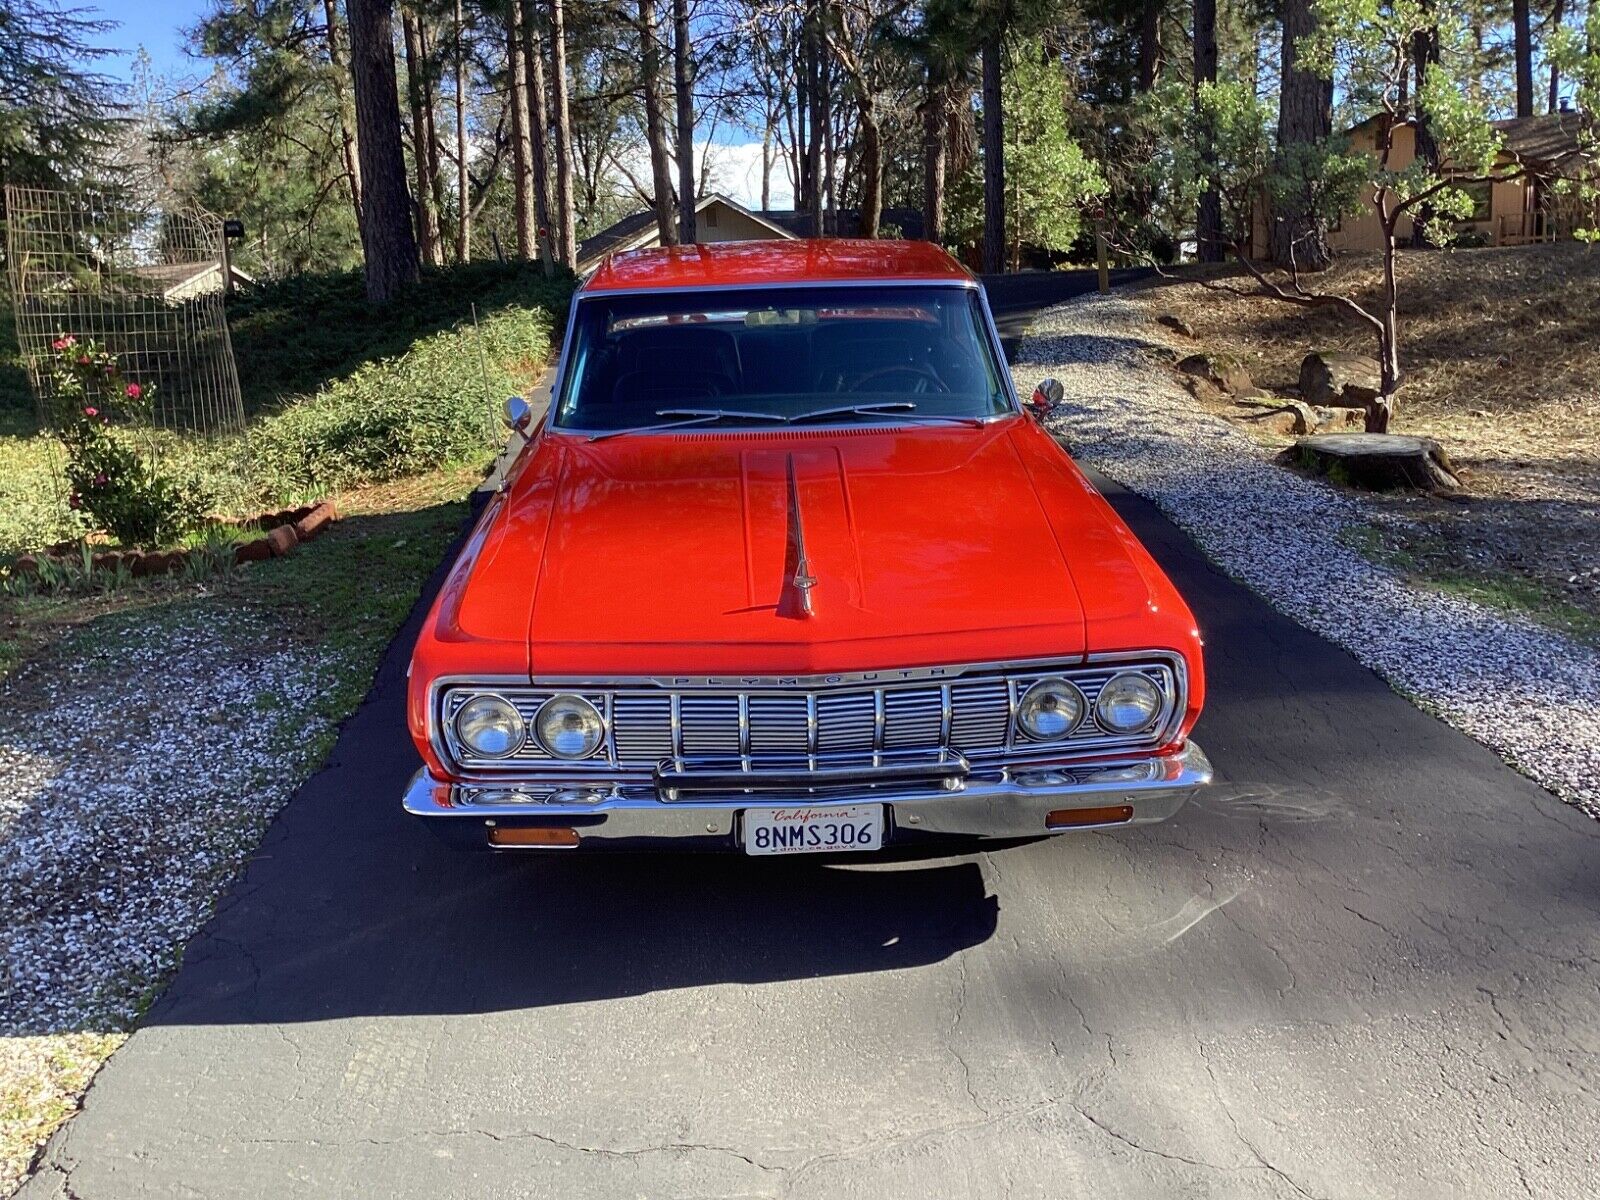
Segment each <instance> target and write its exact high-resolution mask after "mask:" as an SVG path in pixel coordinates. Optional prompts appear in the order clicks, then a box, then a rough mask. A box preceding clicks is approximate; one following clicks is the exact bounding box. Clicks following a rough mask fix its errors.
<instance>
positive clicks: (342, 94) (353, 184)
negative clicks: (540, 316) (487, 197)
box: [322, 0, 1560, 226]
mask: <svg viewBox="0 0 1600 1200" xmlns="http://www.w3.org/2000/svg"><path fill="white" fill-rule="evenodd" d="M1557 3H1560V0H1557ZM322 11H323V16H324V18H325V20H326V22H327V28H326V34H325V36H326V38H327V41H328V62H329V63H330V64H332V66H333V99H334V103H335V104H336V105H337V106H338V109H339V154H340V157H341V158H343V159H344V170H345V174H346V175H347V176H348V177H349V180H350V203H351V205H352V206H354V208H355V214H356V224H357V226H359V225H360V223H361V158H360V151H358V150H357V149H356V113H355V105H354V104H353V103H352V102H351V100H350V95H349V92H348V90H347V89H346V87H345V81H346V80H347V79H349V77H350V61H349V57H348V56H347V55H346V54H345V50H344V41H343V39H342V38H340V36H339V5H338V2H337V0H322ZM1558 19H1559V18H1558ZM1550 86H1551V87H1552V88H1554V87H1555V84H1554V83H1553V82H1552V83H1551V85H1550Z"/></svg>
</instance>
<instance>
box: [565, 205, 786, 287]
mask: <svg viewBox="0 0 1600 1200" xmlns="http://www.w3.org/2000/svg"><path fill="white" fill-rule="evenodd" d="M694 212H695V240H696V241H697V242H758V241H772V240H778V239H783V240H789V239H792V238H794V236H795V235H794V234H792V233H790V232H789V231H788V230H787V229H785V228H784V227H783V226H782V225H779V224H777V223H776V222H774V221H771V220H768V219H767V218H766V217H764V216H762V215H761V214H760V213H755V212H751V211H750V210H749V209H748V208H745V207H744V206H743V205H740V204H735V203H734V202H733V201H732V200H730V199H728V197H726V196H724V195H722V194H721V193H720V192H712V193H711V194H710V195H708V196H704V197H702V198H701V200H700V202H699V203H698V204H696V205H695V206H694ZM660 244H661V235H660V231H659V230H658V229H657V228H656V214H655V211H654V210H653V209H648V208H647V209H645V210H643V211H642V212H636V213H634V214H632V215H631V216H627V217H623V218H622V220H620V221H618V222H617V223H616V224H614V225H610V226H608V227H606V228H605V229H602V230H601V231H600V232H599V233H597V234H595V235H593V236H592V237H587V238H584V239H583V242H582V243H581V244H580V245H579V246H578V274H579V275H587V274H589V272H591V271H593V270H594V269H595V268H596V267H597V266H599V265H600V260H601V259H602V258H604V257H605V256H606V255H607V254H610V253H611V252H612V251H614V250H642V249H644V248H645V247H647V246H659V245H660Z"/></svg>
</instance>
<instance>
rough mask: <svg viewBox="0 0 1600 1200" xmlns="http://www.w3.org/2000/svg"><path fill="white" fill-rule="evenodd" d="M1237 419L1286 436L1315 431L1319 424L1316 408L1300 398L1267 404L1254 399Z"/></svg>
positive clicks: (1259, 428) (1253, 426)
mask: <svg viewBox="0 0 1600 1200" xmlns="http://www.w3.org/2000/svg"><path fill="white" fill-rule="evenodd" d="M1235 403H1238V402H1237V401H1235ZM1236 419H1237V420H1239V421H1240V422H1242V423H1243V424H1244V425H1247V426H1248V427H1250V428H1252V429H1256V430H1263V431H1266V432H1270V433H1276V434H1279V435H1281V436H1284V437H1287V436H1289V435H1291V434H1306V433H1315V432H1316V431H1317V427H1318V424H1319V422H1318V418H1317V413H1316V410H1315V409H1313V408H1312V407H1311V406H1310V405H1309V404H1303V403H1301V402H1300V401H1299V400H1279V401H1275V402H1272V403H1270V404H1267V405H1260V404H1256V403H1255V402H1253V401H1252V402H1250V403H1249V404H1248V406H1247V408H1246V412H1245V413H1244V415H1243V416H1241V417H1238V418H1236Z"/></svg>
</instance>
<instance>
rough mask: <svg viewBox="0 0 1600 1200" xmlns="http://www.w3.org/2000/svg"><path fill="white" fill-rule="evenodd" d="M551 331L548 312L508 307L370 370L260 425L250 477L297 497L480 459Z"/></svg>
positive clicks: (536, 363) (536, 366)
mask: <svg viewBox="0 0 1600 1200" xmlns="http://www.w3.org/2000/svg"><path fill="white" fill-rule="evenodd" d="M550 332H551V318H550V314H549V312H547V311H545V310H542V309H528V308H505V309H501V310H500V311H498V312H495V313H494V314H492V315H490V316H486V317H483V318H482V319H481V320H480V321H479V323H478V325H477V326H476V327H474V326H473V324H472V323H471V322H470V321H469V322H467V323H466V324H463V325H459V326H457V327H456V328H454V329H451V330H447V331H445V332H442V333H436V334H432V335H431V336H428V337H425V338H422V339H421V340H420V341H417V342H416V343H415V344H413V345H412V346H411V348H410V349H409V350H407V351H406V352H405V353H403V354H401V355H399V356H398V357H394V358H385V359H380V360H378V361H376V362H371V363H368V364H366V365H365V366H362V367H360V368H358V369H357V370H356V371H354V372H353V373H352V374H350V375H348V376H346V377H345V378H342V379H339V380H336V381H335V382H333V383H331V384H329V385H328V386H327V387H324V388H323V389H322V390H321V391H319V392H317V393H316V394H315V395H314V396H310V397H307V398H305V399H302V400H298V401H296V402H294V403H292V404H289V405H288V406H286V407H285V408H283V409H282V411H280V412H278V413H276V414H275V415H273V416H270V417H266V418H264V419H263V420H262V421H261V422H260V423H259V424H258V425H257V426H256V428H255V429H254V430H253V431H252V433H251V438H250V451H251V455H252V457H253V458H254V460H255V464H256V470H257V472H258V474H259V475H260V477H261V479H262V480H263V483H264V484H265V485H266V489H267V490H271V491H276V492H278V493H282V494H303V493H308V492H318V491H325V490H328V489H331V488H339V487H349V486H352V485H354V484H358V483H367V482H374V481H380V480H386V479H394V478H397V477H399V476H401V475H409V474H413V473H416V472H419V471H426V470H430V469H432V468H435V467H440V466H445V465H448V464H455V463H462V462H467V461H470V460H473V459H475V458H478V457H481V456H482V455H484V454H485V453H486V451H487V450H488V449H489V447H490V446H491V445H492V444H493V442H494V440H495V438H496V436H497V426H496V425H495V424H494V419H495V413H496V412H498V410H499V406H500V402H501V401H502V400H503V399H504V398H505V396H507V395H508V394H510V393H512V392H517V391H521V390H524V389H525V388H526V387H527V386H528V384H529V383H530V382H531V379H532V376H534V375H535V374H536V372H537V371H538V370H539V368H540V366H541V365H542V363H543V362H544V360H545V358H546V357H547V356H548V354H549V350H550ZM480 337H481V342H480Z"/></svg>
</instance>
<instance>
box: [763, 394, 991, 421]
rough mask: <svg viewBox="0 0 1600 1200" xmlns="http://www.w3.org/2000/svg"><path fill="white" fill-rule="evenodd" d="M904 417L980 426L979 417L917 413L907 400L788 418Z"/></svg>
mask: <svg viewBox="0 0 1600 1200" xmlns="http://www.w3.org/2000/svg"><path fill="white" fill-rule="evenodd" d="M902 415H903V416H906V417H909V418H910V419H911V420H913V421H945V422H951V421H953V422H955V423H957V424H959V425H982V424H983V419H982V418H981V417H973V416H965V417H963V416H956V415H955V414H953V413H919V412H918V411H917V406H916V405H915V404H913V403H911V402H910V401H909V400H880V401H876V402H873V403H869V404H841V405H839V406H837V407H835V408H818V409H815V410H813V411H811V412H804V413H799V414H797V415H796V416H792V417H788V418H786V420H788V421H789V422H790V423H791V424H793V423H795V422H797V421H816V420H820V419H822V418H823V417H845V416H861V417H877V416H884V417H887V416H902Z"/></svg>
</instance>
